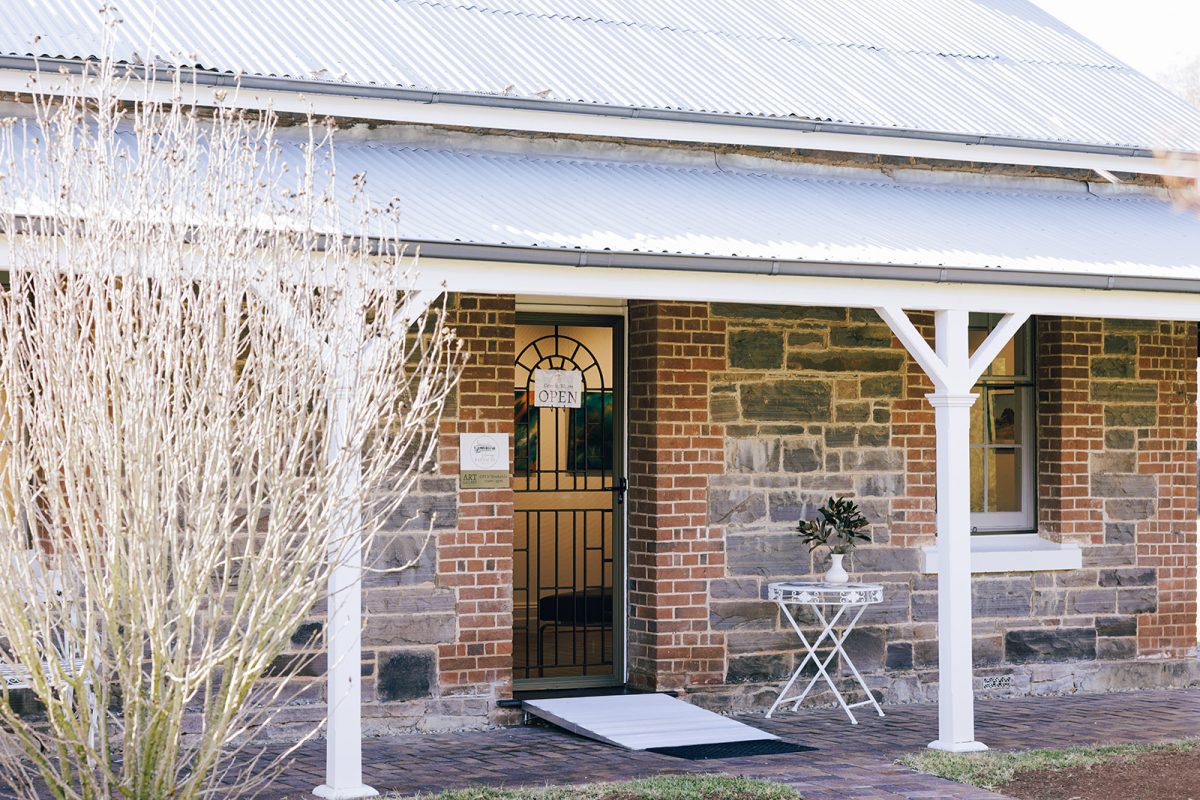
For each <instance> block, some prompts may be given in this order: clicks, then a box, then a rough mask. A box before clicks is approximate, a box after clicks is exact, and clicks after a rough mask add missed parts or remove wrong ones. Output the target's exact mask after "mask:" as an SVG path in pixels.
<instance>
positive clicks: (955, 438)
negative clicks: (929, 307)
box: [875, 307, 1029, 753]
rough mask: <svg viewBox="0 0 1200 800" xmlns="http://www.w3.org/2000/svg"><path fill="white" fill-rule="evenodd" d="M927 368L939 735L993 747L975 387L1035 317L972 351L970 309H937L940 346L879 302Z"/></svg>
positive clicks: (958, 743) (960, 743)
mask: <svg viewBox="0 0 1200 800" xmlns="http://www.w3.org/2000/svg"><path fill="white" fill-rule="evenodd" d="M875 310H876V311H877V312H878V313H879V316H881V317H882V318H883V320H884V321H885V322H887V324H888V326H889V327H890V328H891V329H892V332H893V333H895V334H896V337H897V338H898V339H900V341H901V343H903V344H904V347H905V348H906V349H907V350H908V352H909V353H910V354H911V355H912V357H913V358H914V359H915V360H916V362H917V363H918V364H920V365H921V368H922V369H923V370H924V371H925V374H927V375H928V376H929V378H930V379H931V380H932V381H933V385H934V391H933V392H932V393H931V394H928V395H926V397H927V398H928V399H929V404H930V405H932V406H933V409H934V420H935V434H936V443H937V551H938V559H937V563H938V738H937V739H936V740H935V741H933V742H930V743H929V746H930V747H932V748H934V749H937V750H948V751H951V752H958V753H962V752H971V751H977V750H986V749H987V747H986V746H985V745H984V744H982V743H981V742H978V741H976V740H975V693H974V685H973V670H974V668H973V665H972V654H971V650H972V644H971V460H970V455H971V406H972V405H974V403H975V398H976V395H975V394H974V393H973V392H972V391H971V389H972V388H973V387H974V386H975V383H976V382H977V381H978V380H979V376H980V375H982V374H983V371H984V370H985V369H987V367H988V365H989V364H991V363H992V360H993V359H994V358H995V357H996V356H997V355H998V354H999V352H1000V350H1001V349H1002V348H1003V347H1004V345H1005V344H1007V343H1008V342H1009V340H1011V339H1012V337H1013V335H1014V334H1015V333H1016V332H1017V330H1018V329H1019V328H1020V327H1021V326H1022V325H1023V324H1025V320H1027V319H1028V318H1029V314H1028V313H1013V314H1008V315H1006V316H1005V317H1004V318H1003V319H1002V320H1001V321H1000V323H999V324H998V325H997V326H996V327H995V329H993V330H992V332H991V333H990V334H988V337H987V338H986V339H985V340H984V341H983V343H982V344H981V345H979V347H978V348H977V349H976V351H975V352H974V353H971V352H970V349H969V320H970V315H969V314H968V312H967V311H965V310H963V309H942V310H939V311H937V312H936V313H935V315H934V324H935V332H934V347H935V348H936V350H935V349H934V348H931V347H930V346H929V343H928V342H926V341H925V338H924V337H923V336H922V335H921V333H920V332H919V331H918V330H917V329H916V328H915V327H914V326H913V324H912V322H911V321H910V320H909V318H908V315H907V314H905V312H904V311H903V310H902V309H899V308H895V307H881V308H877V309H875Z"/></svg>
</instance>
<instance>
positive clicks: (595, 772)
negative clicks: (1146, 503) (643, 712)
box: [264, 690, 1200, 800]
mask: <svg viewBox="0 0 1200 800" xmlns="http://www.w3.org/2000/svg"><path fill="white" fill-rule="evenodd" d="M884 710H885V711H886V713H887V716H886V717H885V718H883V719H880V718H879V717H877V716H874V715H872V714H867V713H865V711H864V713H862V714H859V715H858V716H859V720H860V724H859V725H858V726H857V727H856V728H853V727H851V726H850V725H849V723H848V722H847V720H846V718H845V716H844V715H843V714H842V712H841V711H840V710H837V709H818V710H805V711H800V712H797V713H789V712H781V713H780V714H778V715H777V716H776V718H775V719H771V720H767V719H763V717H762V716H761V714H760V715H747V716H744V717H742V718H741V719H742V720H743V721H745V722H747V723H749V724H751V725H755V726H758V727H762V728H765V729H767V730H769V731H771V732H773V733H776V734H778V735H780V736H782V737H783V738H784V739H786V740H788V741H793V742H797V743H799V744H806V745H809V746H813V747H817V748H819V749H818V750H816V751H815V752H806V753H791V754H784V755H776V756H759V757H755V758H740V759H722V760H717V761H707V762H698V761H684V760H681V759H676V758H670V757H667V756H660V755H656V754H653V753H635V752H628V751H624V750H618V749H616V748H613V747H608V746H606V745H603V744H600V743H598V742H593V741H590V740H587V739H582V738H580V737H577V736H573V735H571V734H568V733H564V732H562V731H559V730H556V729H553V728H548V727H541V726H533V725H531V726H526V727H520V728H505V729H500V730H492V731H479V732H471V733H458V734H438V735H424V736H397V737H390V738H383V739H370V740H368V741H367V742H365V743H364V747H363V751H364V753H363V754H364V764H365V765H366V766H365V777H366V780H367V782H368V783H369V784H370V785H372V786H375V787H376V788H378V789H380V790H381V791H398V792H401V793H404V794H413V793H417V792H435V791H440V790H443V789H454V788H461V787H464V786H470V785H479V784H483V785H489V786H528V785H539V784H544V783H555V784H571V783H585V782H591V781H608V780H621V779H626V778H635V777H642V776H648V775H661V774H668V773H687V772H725V773H730V774H737V775H746V776H751V777H761V778H768V779H772V780H777V781H781V782H784V783H787V784H790V785H791V786H794V787H795V788H796V789H797V790H799V791H800V792H801V793H802V794H803V795H804V797H805V798H807V800H838V799H839V798H861V799H862V800H868V798H869V799H870V800H894V799H895V798H958V799H959V800H985V798H992V799H993V800H994V799H995V798H999V797H1000V795H996V794H993V793H990V792H983V791H979V790H976V789H971V788H969V787H964V786H960V785H958V784H954V783H950V782H947V781H943V780H940V779H937V778H932V777H929V776H925V775H915V774H913V773H911V772H909V771H908V770H905V769H903V768H900V767H897V766H895V765H894V764H893V761H894V760H895V759H896V758H897V757H898V756H900V755H903V754H905V753H909V752H912V751H914V750H919V749H920V748H922V747H923V746H924V745H925V744H926V743H927V742H928V740H929V739H931V738H933V736H934V735H935V734H936V731H937V707H936V706H933V705H911V706H885V708H884ZM976 712H977V713H976V719H977V734H978V736H979V738H980V740H981V741H983V742H984V743H986V744H988V745H989V746H990V747H992V748H993V749H999V750H1020V749H1028V748H1032V747H1065V746H1068V745H1075V744H1096V743H1101V742H1151V741H1164V740H1168V739H1182V738H1187V737H1192V736H1200V690H1178V691H1145V692H1132V693H1126V694H1107V695H1074V696H1070V697H1030V698H1015V699H1011V700H990V701H981V702H979V703H977V704H976ZM323 769H324V747H323V744H322V743H320V742H316V743H313V744H312V745H309V746H306V747H305V748H304V749H303V750H302V751H301V752H300V753H299V754H298V756H297V759H296V762H295V764H294V765H293V766H292V767H291V768H290V769H289V770H288V771H287V773H286V774H285V776H284V777H283V778H282V779H281V780H279V781H277V782H276V783H275V784H274V785H273V786H272V788H271V791H269V792H267V793H266V794H265V795H264V796H265V797H269V798H274V799H276V800H278V798H283V797H287V798H291V800H301V799H302V798H309V797H311V795H309V794H308V790H310V789H311V788H312V787H313V786H314V785H316V784H317V783H319V782H320V780H321V776H322V772H323Z"/></svg>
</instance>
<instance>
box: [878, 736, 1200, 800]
mask: <svg viewBox="0 0 1200 800" xmlns="http://www.w3.org/2000/svg"><path fill="white" fill-rule="evenodd" d="M1196 750H1200V739H1185V740H1183V741H1179V742H1165V743H1159V744H1121V745H1095V746H1091V747H1069V748H1066V749H1063V750H1027V751H1025V752H1022V753H999V752H983V753H943V752H940V751H937V750H924V751H922V752H920V753H916V754H914V755H911V756H905V757H904V758H901V759H900V760H899V762H898V763H900V764H902V765H904V766H906V767H908V768H909V769H911V770H915V771H917V772H925V773H928V774H930V775H937V776H938V777H940V778H946V779H947V780H952V781H957V782H959V783H966V784H970V785H971V786H978V787H979V788H981V789H988V790H991V791H995V790H996V789H999V788H1000V787H1002V786H1003V785H1004V784H1006V783H1009V782H1011V781H1012V780H1014V779H1015V778H1017V777H1018V776H1020V775H1021V774H1023V773H1030V772H1046V771H1056V770H1068V769H1074V768H1077V767H1095V766H1099V765H1103V764H1108V763H1110V762H1117V763H1132V762H1133V760H1134V759H1136V758H1137V757H1138V756H1140V755H1145V754H1147V753H1154V754H1166V753H1191V752H1194V751H1196Z"/></svg>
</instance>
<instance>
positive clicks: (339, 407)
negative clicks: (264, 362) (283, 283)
mask: <svg viewBox="0 0 1200 800" xmlns="http://www.w3.org/2000/svg"><path fill="white" fill-rule="evenodd" d="M439 294H440V289H419V290H418V289H414V290H412V291H410V292H409V296H408V299H407V301H406V302H405V304H404V306H403V307H402V308H401V309H400V311H399V312H397V313H396V314H395V315H394V316H393V317H392V318H391V319H390V320H389V321H388V324H389V327H390V330H391V332H392V334H393V335H404V334H405V332H406V331H407V330H408V328H409V326H410V325H411V324H412V323H413V322H414V321H415V320H416V319H417V318H418V317H419V316H421V314H423V313H424V312H425V310H426V309H427V308H428V307H429V305H430V304H431V303H432V302H433V300H434V298H436V297H437V296H438V295H439ZM342 303H343V305H342V307H341V309H340V313H339V314H338V320H337V322H338V325H339V327H340V329H341V333H342V335H339V336H335V337H334V339H335V342H334V347H333V348H331V349H330V350H328V351H327V352H328V361H329V362H330V363H329V364H328V366H327V368H328V369H329V370H331V372H332V381H331V383H332V392H333V394H332V396H331V397H330V398H329V419H330V435H329V451H328V453H327V456H326V458H327V459H328V463H329V464H330V465H331V466H333V467H334V468H335V469H337V470H338V473H337V476H336V478H335V480H334V481H333V491H334V492H335V496H334V498H333V502H334V503H335V504H336V505H335V508H336V509H337V516H336V517H335V522H334V525H335V527H334V534H333V537H332V539H331V540H330V541H331V543H330V548H329V558H330V559H331V560H332V562H333V570H332V572H331V573H330V575H329V612H328V629H327V630H326V633H325V636H326V639H325V647H326V651H327V653H328V661H329V666H328V672H327V689H326V691H327V692H328V698H327V701H328V703H329V720H328V723H327V727H326V731H325V783H324V784H322V785H321V786H318V787H317V788H316V789H314V790H313V794H315V795H316V796H317V797H324V798H328V799H329V800H354V798H361V797H375V796H377V795H378V794H379V792H377V791H376V790H375V789H373V788H371V787H370V786H367V785H366V784H365V783H363V774H362V628H363V613H362V570H363V563H362V562H363V552H362V548H363V541H362V497H361V494H360V487H361V483H362V449H361V442H350V441H348V440H347V439H348V434H349V431H348V426H349V422H350V415H351V413H352V411H353V406H354V402H355V400H356V392H357V376H358V372H359V370H360V369H372V368H373V366H374V362H375V360H376V359H377V358H378V357H379V352H378V351H379V348H378V344H379V342H378V341H377V340H374V339H373V340H371V341H368V342H363V332H364V309H363V308H362V295H361V293H359V292H355V291H353V290H348V291H347V292H345V294H344V295H343V298H342ZM347 446H349V447H352V448H353V449H352V450H350V451H349V452H348V453H345V452H344V451H345V450H346V448H347Z"/></svg>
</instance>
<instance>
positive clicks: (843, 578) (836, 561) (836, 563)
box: [825, 553, 850, 583]
mask: <svg viewBox="0 0 1200 800" xmlns="http://www.w3.org/2000/svg"><path fill="white" fill-rule="evenodd" d="M829 558H830V559H831V560H832V561H833V565H832V566H831V567H830V568H829V571H828V572H826V573H825V582H826V583H849V582H850V575H849V573H847V572H846V568H845V567H843V566H842V559H843V558H845V554H844V553H830V554H829Z"/></svg>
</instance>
